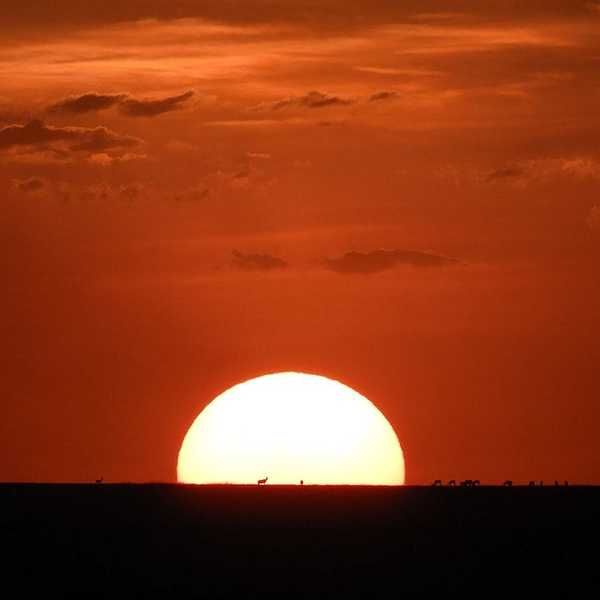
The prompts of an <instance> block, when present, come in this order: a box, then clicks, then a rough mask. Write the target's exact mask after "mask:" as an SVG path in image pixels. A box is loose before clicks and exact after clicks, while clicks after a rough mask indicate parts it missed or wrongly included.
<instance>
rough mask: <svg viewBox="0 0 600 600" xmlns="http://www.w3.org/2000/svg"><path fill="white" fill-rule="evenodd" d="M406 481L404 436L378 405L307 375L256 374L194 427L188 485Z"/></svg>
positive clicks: (186, 464)
mask: <svg viewBox="0 0 600 600" xmlns="http://www.w3.org/2000/svg"><path fill="white" fill-rule="evenodd" d="M264 477H268V483H269V484H271V483H274V484H297V483H299V482H300V480H303V481H304V482H305V483H306V484H351V485H361V484H362V485H402V484H403V483H404V477H405V470H404V456H403V452H402V448H401V447H400V443H399V441H398V438H397V436H396V434H395V432H394V430H393V428H392V426H391V425H390V423H389V422H388V421H387V419H386V418H385V417H384V415H383V414H382V413H381V412H380V411H379V410H378V409H377V408H376V407H375V405H374V404H373V403H372V402H370V401H369V400H367V398H365V397H364V396H361V395H360V394H358V393H357V392H356V391H354V390H353V389H351V388H349V387H348V386H346V385H344V384H342V383H339V382H337V381H334V380H331V379H327V378H325V377H320V376H317V375H307V374H304V373H275V374H271V375H265V376H262V377H257V378H256V379H251V380H249V381H246V382H244V383H241V384H239V385H235V386H233V387H232V388H230V389H228V390H227V391H225V392H224V393H223V394H221V395H219V396H217V398H215V399H214V400H213V401H212V402H211V403H210V404H209V405H208V406H206V408H205V409H204V410H203V411H202V412H201V413H200V414H199V415H198V417H197V418H196V419H195V421H194V423H193V424H192V426H191V427H190V428H189V430H188V432H187V434H186V436H185V439H184V441H183V444H182V446H181V450H180V452H179V460H178V465H177V478H178V481H180V482H182V483H237V484H247V483H256V482H257V481H258V479H261V478H264Z"/></svg>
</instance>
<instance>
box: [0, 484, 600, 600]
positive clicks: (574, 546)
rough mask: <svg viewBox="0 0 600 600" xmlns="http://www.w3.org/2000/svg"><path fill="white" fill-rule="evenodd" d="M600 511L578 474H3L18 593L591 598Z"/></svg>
mask: <svg viewBox="0 0 600 600" xmlns="http://www.w3.org/2000/svg"><path fill="white" fill-rule="evenodd" d="M599 525H600V488H586V487H578V486H573V485H571V486H569V487H557V486H545V487H529V486H523V487H521V486H513V487H503V486H498V487H485V486H480V487H459V486H457V487H447V486H435V487H431V486H428V487H404V488H370V487H313V486H309V485H304V486H302V487H300V486H293V487H285V486H260V487H259V486H257V485H254V486H247V487H246V486H198V487H196V486H183V485H180V486H178V485H111V484H106V483H103V484H102V485H89V486H88V485H0V528H1V535H2V538H1V539H2V546H3V549H4V550H5V553H4V556H5V558H3V559H2V563H1V565H2V568H1V573H2V582H3V585H4V586H9V585H12V584H13V583H16V584H17V585H18V586H19V592H18V593H17V594H16V595H15V597H24V595H25V594H32V593H38V594H42V593H43V594H44V596H45V597H57V595H58V596H62V597H67V596H70V597H74V596H78V597H83V598H87V597H93V598H98V597H105V598H171V597H181V598H253V597H258V596H263V597H264V596H278V597H281V598H285V597H293V598H297V597H305V598H329V597H348V598H359V597H365V598H377V597H386V598H387V597H389V596H390V594H392V595H393V596H394V597H398V598H399V597H402V596H408V595H409V594H410V595H413V596H414V597H424V595H425V594H426V593H428V592H437V593H444V594H449V595H450V596H451V597H453V596H454V595H459V594H460V595H461V596H469V597H475V596H482V597H483V596H496V595H504V597H506V594H511V595H514V597H516V598H518V597H521V596H524V595H525V594H529V595H531V597H536V598H537V597H539V596H540V595H541V594H549V595H551V596H557V595H562V596H564V597H573V595H574V594H577V595H582V594H585V597H597V592H598V590H599V589H600V588H599V587H598V583H599V582H598V567H597V551H596V549H597V546H598V541H599V538H598V534H599V533H600V527H599ZM387 587H390V589H391V591H390V592H387V591H385V590H386V588H387Z"/></svg>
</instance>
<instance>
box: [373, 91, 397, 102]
mask: <svg viewBox="0 0 600 600" xmlns="http://www.w3.org/2000/svg"><path fill="white" fill-rule="evenodd" d="M395 98H398V92H390V91H381V92H375V93H374V94H371V95H370V96H369V102H381V101H382V100H393V99H395Z"/></svg>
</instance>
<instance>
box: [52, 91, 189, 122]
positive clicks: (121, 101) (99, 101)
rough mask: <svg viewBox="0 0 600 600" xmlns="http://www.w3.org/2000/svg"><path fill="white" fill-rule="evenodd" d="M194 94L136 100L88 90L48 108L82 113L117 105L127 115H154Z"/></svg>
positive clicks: (57, 111)
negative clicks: (88, 91)
mask: <svg viewBox="0 0 600 600" xmlns="http://www.w3.org/2000/svg"><path fill="white" fill-rule="evenodd" d="M193 95H194V91H193V90H189V91H187V92H184V93H183V94H180V95H178V96H169V97H167V98H159V99H154V100H150V99H145V100H138V99H137V98H133V97H131V96H130V95H129V94H126V93H119V94H98V93H96V92H90V93H87V94H83V95H81V96H70V97H69V98H65V99H63V100H60V101H58V102H56V103H55V104H53V105H51V106H50V107H49V108H48V112H50V113H64V114H83V113H88V112H98V111H101V110H106V109H108V108H112V107H114V106H117V107H118V108H119V110H120V112H121V113H123V114H124V115H127V116H129V117H155V116H157V115H161V114H163V113H166V112H172V111H174V110H179V109H181V108H182V104H183V103H184V102H186V100H189V99H190V98H191V97H192V96H193Z"/></svg>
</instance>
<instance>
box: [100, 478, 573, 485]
mask: <svg viewBox="0 0 600 600" xmlns="http://www.w3.org/2000/svg"><path fill="white" fill-rule="evenodd" d="M268 480H269V478H268V477H265V478H264V479H259V480H258V481H257V482H256V484H257V485H266V483H267V481H268ZM96 483H104V477H100V479H96ZM300 485H304V480H302V479H301V480H300ZM431 485H432V487H441V486H443V485H444V483H443V482H442V480H441V479H436V480H435V481H434V482H433V483H432V484H431ZM456 485H457V483H456V480H455V479H450V481H448V483H447V484H446V486H448V487H455V486H456ZM458 485H460V487H477V486H479V479H465V480H464V481H461V482H459V484H458ZM503 485H504V487H512V485H513V482H512V481H511V480H510V479H508V480H506V481H505V482H504V484H503ZM543 485H544V482H543V481H540V482H536V481H530V482H529V486H530V487H535V486H538V487H542V486H543ZM554 485H555V486H560V485H563V486H567V485H569V482H568V481H565V482H563V483H562V484H561V483H560V482H559V481H554Z"/></svg>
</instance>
